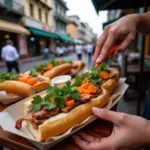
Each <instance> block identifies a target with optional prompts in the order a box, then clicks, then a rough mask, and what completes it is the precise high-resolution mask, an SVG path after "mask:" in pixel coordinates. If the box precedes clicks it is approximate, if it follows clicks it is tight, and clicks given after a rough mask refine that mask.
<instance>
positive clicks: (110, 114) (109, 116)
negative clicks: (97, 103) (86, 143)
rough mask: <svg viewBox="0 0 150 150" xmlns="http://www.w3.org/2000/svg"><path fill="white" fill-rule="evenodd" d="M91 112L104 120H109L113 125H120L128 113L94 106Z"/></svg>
mask: <svg viewBox="0 0 150 150" xmlns="http://www.w3.org/2000/svg"><path fill="white" fill-rule="evenodd" d="M92 111H93V113H94V114H95V115H96V116H97V117H99V118H101V119H104V120H107V121H111V122H113V123H114V124H115V125H118V126H119V125H121V124H123V123H125V122H126V121H127V118H128V115H127V114H125V113H117V112H114V111H109V110H107V109H99V108H96V107H93V108H92Z"/></svg>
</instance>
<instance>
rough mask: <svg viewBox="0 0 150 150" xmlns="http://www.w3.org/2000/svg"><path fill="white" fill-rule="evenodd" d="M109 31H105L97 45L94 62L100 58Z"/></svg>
mask: <svg viewBox="0 0 150 150" xmlns="http://www.w3.org/2000/svg"><path fill="white" fill-rule="evenodd" d="M107 35H108V34H107V30H106V29H105V32H104V33H103V34H102V35H101V36H100V37H99V42H98V44H97V45H96V49H95V53H94V62H95V61H96V59H97V58H98V56H99V54H100V52H101V49H102V47H103V44H104V43H105V41H106V39H107Z"/></svg>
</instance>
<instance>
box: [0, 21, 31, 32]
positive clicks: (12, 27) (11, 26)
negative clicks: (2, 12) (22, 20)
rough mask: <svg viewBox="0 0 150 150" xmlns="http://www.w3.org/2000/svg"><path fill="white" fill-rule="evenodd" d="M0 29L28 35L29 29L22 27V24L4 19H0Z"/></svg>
mask: <svg viewBox="0 0 150 150" xmlns="http://www.w3.org/2000/svg"><path fill="white" fill-rule="evenodd" d="M0 30H2V31H7V32H13V33H19V34H25V35H30V31H29V30H27V29H26V28H24V27H23V26H21V25H19V24H16V23H12V22H9V21H5V20H0Z"/></svg>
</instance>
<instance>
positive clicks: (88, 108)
mask: <svg viewBox="0 0 150 150" xmlns="http://www.w3.org/2000/svg"><path fill="white" fill-rule="evenodd" d="M108 101H109V94H108V92H107V90H105V89H104V90H103V94H102V95H100V96H99V97H97V98H94V99H91V102H90V103H87V104H83V105H80V106H78V107H76V108H75V109H73V110H72V111H70V112H68V113H61V114H59V115H56V116H54V117H51V118H50V119H48V120H46V121H45V122H44V123H43V124H42V125H40V126H39V129H34V128H33V126H32V123H31V122H30V121H28V122H27V128H28V130H29V131H30V133H31V134H32V136H33V137H34V138H35V139H36V140H37V141H39V142H43V141H45V140H46V138H48V137H51V136H58V135H60V134H62V133H64V132H65V131H67V130H68V129H69V128H71V127H73V126H74V125H76V124H79V123H81V122H82V121H84V120H85V119H86V118H88V117H89V116H90V115H92V107H93V106H95V107H99V108H103V107H104V106H105V105H106V104H107V103H108ZM26 107H29V106H28V104H26V103H25V109H26ZM26 110H27V109H26Z"/></svg>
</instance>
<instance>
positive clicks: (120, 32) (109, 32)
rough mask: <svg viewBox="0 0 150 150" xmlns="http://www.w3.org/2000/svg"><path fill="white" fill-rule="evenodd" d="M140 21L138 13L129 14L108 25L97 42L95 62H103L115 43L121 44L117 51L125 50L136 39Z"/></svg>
mask: <svg viewBox="0 0 150 150" xmlns="http://www.w3.org/2000/svg"><path fill="white" fill-rule="evenodd" d="M138 22H139V20H138V16H137V15H128V16H125V17H123V18H121V19H119V20H118V21H116V22H114V23H112V24H110V25H108V26H106V27H105V29H104V32H103V33H102V35H101V36H100V38H99V41H98V43H97V46H96V49H95V53H94V62H96V63H101V62H102V61H103V60H104V59H105V57H106V56H107V54H108V52H109V49H111V48H112V47H113V46H114V45H115V44H118V45H119V46H118V47H117V48H116V50H115V53H118V52H119V51H123V50H125V48H127V47H128V46H129V45H130V44H131V43H132V41H133V40H134V39H135V35H136V29H137V25H138ZM118 42H119V43H118Z"/></svg>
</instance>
